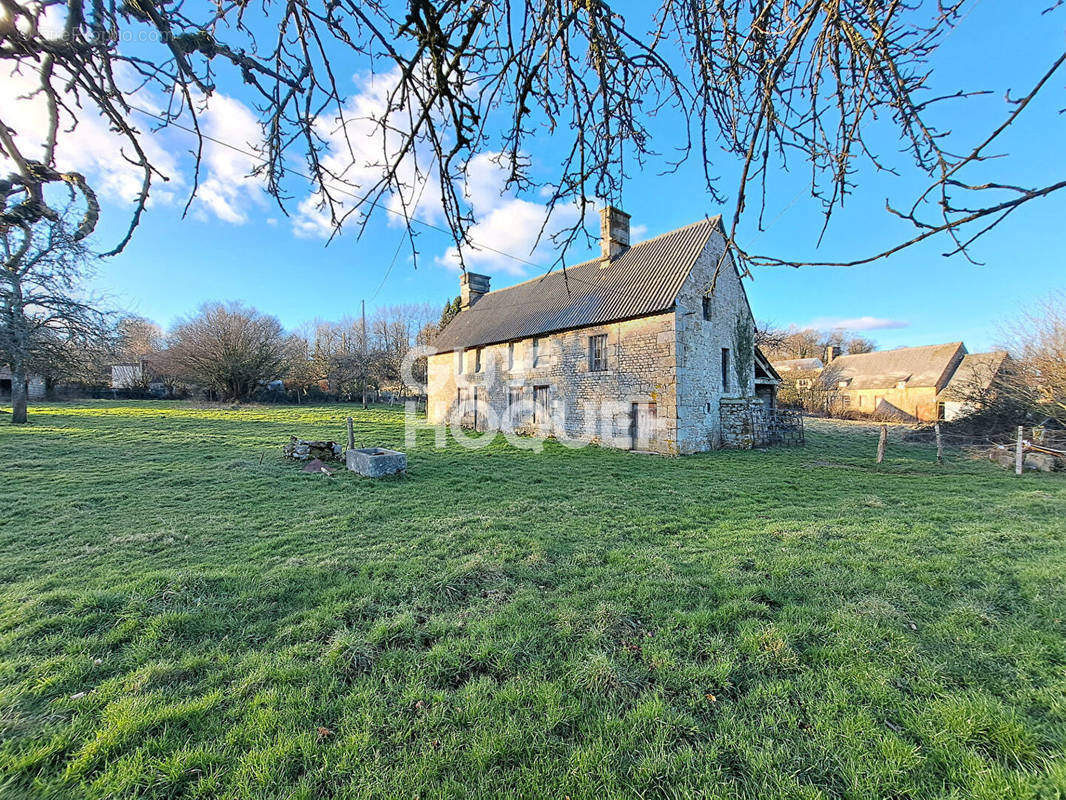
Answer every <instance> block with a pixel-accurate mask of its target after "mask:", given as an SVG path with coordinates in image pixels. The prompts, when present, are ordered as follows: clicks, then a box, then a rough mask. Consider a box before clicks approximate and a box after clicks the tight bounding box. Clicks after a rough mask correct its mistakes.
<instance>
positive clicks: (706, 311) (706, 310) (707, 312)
mask: <svg viewBox="0 0 1066 800" xmlns="http://www.w3.org/2000/svg"><path fill="white" fill-rule="evenodd" d="M703 318H704V319H706V320H709V319H710V318H711V298H709V297H704V298H703Z"/></svg>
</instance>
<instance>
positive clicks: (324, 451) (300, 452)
mask: <svg viewBox="0 0 1066 800" xmlns="http://www.w3.org/2000/svg"><path fill="white" fill-rule="evenodd" d="M282 452H284V453H285V455H287V456H288V457H289V458H295V459H296V460H297V461H307V460H308V459H312V458H317V459H319V460H321V461H340V459H341V456H342V455H343V453H344V448H343V447H341V445H340V443H338V442H315V441H310V440H308V439H297V438H296V437H295V436H292V437H290V439H289V443H288V444H287V445H285V447H284V449H283V451H282Z"/></svg>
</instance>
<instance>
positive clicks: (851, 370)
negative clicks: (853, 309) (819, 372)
mask: <svg viewBox="0 0 1066 800" xmlns="http://www.w3.org/2000/svg"><path fill="white" fill-rule="evenodd" d="M960 350H962V352H963V353H965V352H966V348H964V347H963V344H962V342H949V343H948V344H931V345H926V346H924V347H900V348H898V349H896V350H878V351H876V352H873V353H861V354H857V355H853V356H840V357H839V358H835V359H833V360H832V361H830V362H829V364H828V365H827V366H826V369H831V370H834V371H835V372H836V375H835V376H834V379H835V380H840V381H847V387H846V388H848V389H891V388H893V387H895V386H896V385H898V384H900V383H903V384H906V387H907V388H908V389H913V388H914V387H916V386H936V385H937V383H938V382H939V381H940V379H941V378H942V377H944V374H945V373H946V372H947V370H948V368H949V367H950V366H951V365H952V360H953V359H954V358H955V355H956V354H957V353H958V352H959V351H960Z"/></svg>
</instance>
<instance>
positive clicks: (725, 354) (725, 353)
mask: <svg viewBox="0 0 1066 800" xmlns="http://www.w3.org/2000/svg"><path fill="white" fill-rule="evenodd" d="M722 391H723V392H728V391H729V348H728V347H723V348H722Z"/></svg>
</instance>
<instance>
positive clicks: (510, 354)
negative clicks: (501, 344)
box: [507, 342, 514, 369]
mask: <svg viewBox="0 0 1066 800" xmlns="http://www.w3.org/2000/svg"><path fill="white" fill-rule="evenodd" d="M507 369H514V342H511V343H510V344H508V345H507Z"/></svg>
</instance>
